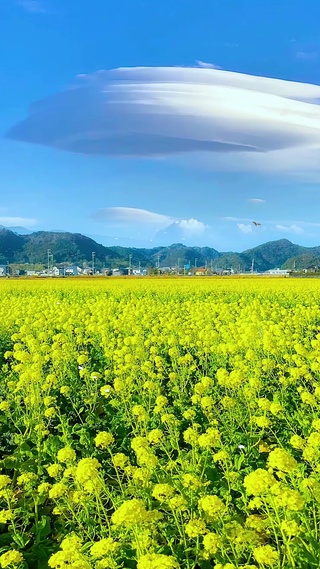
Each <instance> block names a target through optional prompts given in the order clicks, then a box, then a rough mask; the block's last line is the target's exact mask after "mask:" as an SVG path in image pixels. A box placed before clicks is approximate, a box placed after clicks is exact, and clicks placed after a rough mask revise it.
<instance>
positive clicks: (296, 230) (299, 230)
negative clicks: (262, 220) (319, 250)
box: [276, 224, 303, 235]
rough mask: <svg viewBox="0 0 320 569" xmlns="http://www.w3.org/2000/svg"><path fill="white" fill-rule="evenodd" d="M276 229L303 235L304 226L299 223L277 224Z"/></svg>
mask: <svg viewBox="0 0 320 569" xmlns="http://www.w3.org/2000/svg"><path fill="white" fill-rule="evenodd" d="M276 229H277V230H278V231H282V232H283V233H293V234H295V235H301V234H302V233H303V229H302V227H299V225H295V224H292V225H276Z"/></svg>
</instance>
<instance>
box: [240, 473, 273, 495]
mask: <svg viewBox="0 0 320 569" xmlns="http://www.w3.org/2000/svg"><path fill="white" fill-rule="evenodd" d="M275 481H276V480H275V478H274V476H273V475H272V474H270V472H268V471H267V470H263V469H262V468H257V470H254V471H253V472H250V474H248V475H247V476H246V477H245V479H244V482H243V485H244V487H245V489H246V491H247V493H248V494H249V495H250V494H251V495H252V496H261V495H264V494H267V493H268V492H269V490H270V487H271V486H272V485H273V484H274V483H275Z"/></svg>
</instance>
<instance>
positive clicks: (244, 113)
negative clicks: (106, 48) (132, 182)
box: [8, 67, 320, 170]
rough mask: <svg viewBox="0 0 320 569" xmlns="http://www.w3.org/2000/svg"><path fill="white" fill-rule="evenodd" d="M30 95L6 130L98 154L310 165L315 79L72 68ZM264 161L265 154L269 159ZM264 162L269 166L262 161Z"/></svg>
mask: <svg viewBox="0 0 320 569" xmlns="http://www.w3.org/2000/svg"><path fill="white" fill-rule="evenodd" d="M77 81H78V82H77V84H76V85H74V86H73V87H72V88H70V89H68V90H66V91H64V92H62V93H60V94H58V95H54V96H52V97H50V98H48V99H45V100H44V101H40V102H38V103H35V104H34V105H33V106H32V107H31V109H30V114H29V116H28V118H26V119H25V120H23V121H21V122H20V123H18V124H17V125H15V126H14V127H13V128H12V129H11V130H10V132H9V133H8V137H9V138H11V139H15V140H21V141H25V142H31V143H37V144H42V145H46V146H51V147H54V148H60V149H63V150H67V151H71V152H79V153H84V154H100V155H105V156H138V157H154V156H171V155H176V154H177V153H182V154H183V153H199V152H201V153H203V152H204V153H210V155H211V156H212V154H213V153H214V158H213V159H212V160H213V162H216V164H217V168H221V169H222V170H223V169H226V168H227V169H228V167H229V166H228V165H230V164H233V166H234V167H235V168H236V169H243V168H244V165H249V168H250V164H251V165H252V168H253V170H255V169H260V168H262V169H263V166H264V157H265V156H266V154H267V155H269V156H271V157H272V161H270V160H269V161H267V162H266V164H269V163H270V164H271V169H272V167H273V169H276V170H277V169H283V168H288V169H290V167H293V166H292V164H291V162H292V156H295V157H299V156H300V159H298V167H299V165H300V166H301V167H303V166H304V165H305V166H306V167H309V168H311V169H312V168H314V167H318V166H317V165H318V164H319V149H320V106H319V101H320V86H317V85H311V84H303V83H295V82H290V81H284V80H278V79H271V78H266V77H256V76H251V75H244V74H240V73H233V72H229V71H221V70H219V69H210V68H206V67H203V68H179V67H158V68H149V67H141V68H120V69H116V70H112V71H99V72H96V73H94V74H91V75H82V76H79V77H78V79H77ZM271 162H272V163H271ZM270 164H269V166H270Z"/></svg>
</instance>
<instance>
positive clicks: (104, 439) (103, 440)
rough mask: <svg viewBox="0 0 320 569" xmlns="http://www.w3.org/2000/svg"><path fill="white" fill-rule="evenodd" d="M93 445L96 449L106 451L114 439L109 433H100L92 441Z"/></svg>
mask: <svg viewBox="0 0 320 569" xmlns="http://www.w3.org/2000/svg"><path fill="white" fill-rule="evenodd" d="M94 442H95V445H96V447H98V448H101V449H106V448H108V447H109V446H110V445H112V444H113V443H114V437H113V435H111V433H107V432H106V431H100V432H99V433H98V434H97V436H96V437H95V439H94Z"/></svg>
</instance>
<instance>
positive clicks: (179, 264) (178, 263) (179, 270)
mask: <svg viewBox="0 0 320 569" xmlns="http://www.w3.org/2000/svg"><path fill="white" fill-rule="evenodd" d="M179 273H180V257H178V274H179Z"/></svg>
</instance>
